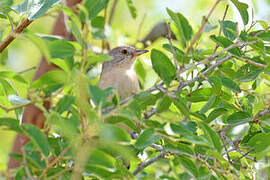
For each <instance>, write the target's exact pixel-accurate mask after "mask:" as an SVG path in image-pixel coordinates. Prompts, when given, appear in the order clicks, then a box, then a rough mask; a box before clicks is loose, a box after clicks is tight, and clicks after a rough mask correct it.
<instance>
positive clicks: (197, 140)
mask: <svg viewBox="0 0 270 180" xmlns="http://www.w3.org/2000/svg"><path fill="white" fill-rule="evenodd" d="M181 140H182V141H187V142H189V143H193V144H198V145H202V146H207V147H209V146H210V147H211V144H210V143H209V141H208V140H207V139H205V138H204V137H202V136H197V135H189V136H184V137H182V138H181ZM211 148H213V147H211Z"/></svg>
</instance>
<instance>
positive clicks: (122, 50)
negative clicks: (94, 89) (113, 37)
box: [99, 46, 148, 98]
mask: <svg viewBox="0 0 270 180" xmlns="http://www.w3.org/2000/svg"><path fill="white" fill-rule="evenodd" d="M146 52H148V50H138V49H136V48H135V47H132V46H120V47H116V48H114V49H113V50H111V51H110V52H109V55H110V56H112V57H113V59H112V60H110V61H107V62H105V63H103V65H102V72H101V76H100V80H99V87H100V88H101V89H105V88H108V87H113V88H115V89H116V90H117V92H118V94H119V95H120V97H121V98H126V97H128V96H130V95H132V94H135V93H137V92H139V90H140V87H139V83H138V78H137V75H136V73H135V71H134V68H133V66H134V62H135V60H136V58H137V57H138V56H139V55H141V54H143V53H146Z"/></svg>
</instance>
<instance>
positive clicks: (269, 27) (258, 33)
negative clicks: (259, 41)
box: [253, 26, 270, 37]
mask: <svg viewBox="0 0 270 180" xmlns="http://www.w3.org/2000/svg"><path fill="white" fill-rule="evenodd" d="M268 29H270V26H268V27H266V28H265V29H264V30H261V31H259V32H257V33H256V34H254V36H253V37H256V36H259V35H260V34H262V33H264V32H265V31H267V30H268Z"/></svg>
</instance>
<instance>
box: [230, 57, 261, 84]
mask: <svg viewBox="0 0 270 180" xmlns="http://www.w3.org/2000/svg"><path fill="white" fill-rule="evenodd" d="M251 61H254V60H251ZM254 62H255V61H254ZM261 64H264V63H261ZM263 70H264V69H263V68H259V67H256V66H253V65H251V64H245V65H243V66H242V67H240V68H239V70H238V71H237V72H236V74H235V77H236V78H235V79H236V80H237V81H238V82H250V81H254V80H255V79H256V78H257V77H258V76H259V75H260V73H261V72H263Z"/></svg>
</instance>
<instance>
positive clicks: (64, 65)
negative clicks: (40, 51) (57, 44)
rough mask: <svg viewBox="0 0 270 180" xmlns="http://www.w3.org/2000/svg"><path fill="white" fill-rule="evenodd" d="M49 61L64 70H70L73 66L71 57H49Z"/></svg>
mask: <svg viewBox="0 0 270 180" xmlns="http://www.w3.org/2000/svg"><path fill="white" fill-rule="evenodd" d="M50 62H51V63H53V64H55V65H56V66H58V67H59V68H60V69H62V70H64V71H65V72H70V70H71V69H72V68H73V63H74V60H73V57H67V58H65V59H59V58H56V59H50Z"/></svg>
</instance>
